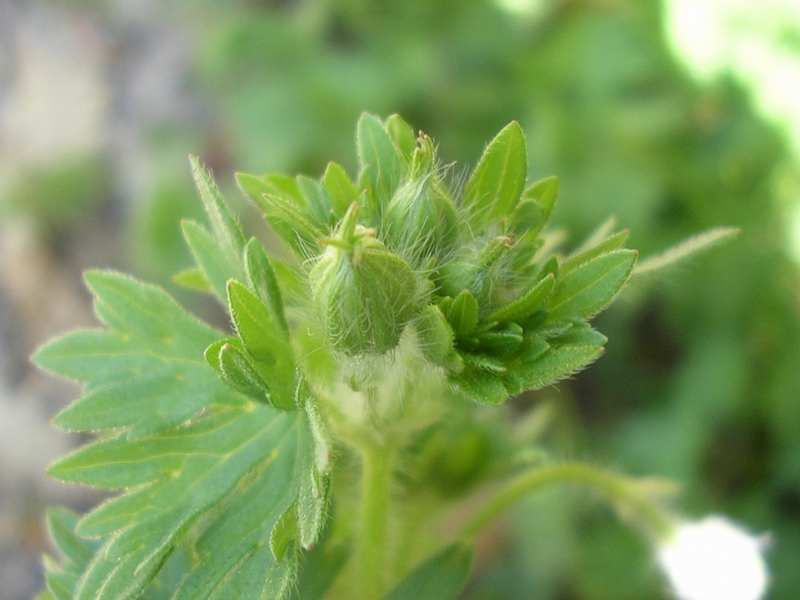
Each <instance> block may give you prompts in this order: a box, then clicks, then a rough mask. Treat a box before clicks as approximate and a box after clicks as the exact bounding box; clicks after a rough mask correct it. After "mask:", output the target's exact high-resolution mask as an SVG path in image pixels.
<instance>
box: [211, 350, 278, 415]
mask: <svg viewBox="0 0 800 600" xmlns="http://www.w3.org/2000/svg"><path fill="white" fill-rule="evenodd" d="M219 367H220V378H221V379H222V382H223V383H225V384H226V385H227V386H229V387H230V388H232V389H234V390H236V391H237V392H239V393H241V394H244V395H245V396H248V397H249V398H251V399H253V400H256V401H257V402H264V403H266V404H269V405H271V406H274V404H273V403H272V399H271V393H270V389H269V385H267V382H266V381H264V379H263V378H262V377H261V376H260V375H259V374H258V372H257V371H256V369H255V367H253V365H252V364H251V363H250V361H249V360H248V359H247V357H246V356H245V355H244V353H243V352H241V351H239V350H238V349H237V348H236V347H235V346H233V345H231V344H225V345H224V346H222V348H220V351H219ZM276 408H277V407H276Z"/></svg>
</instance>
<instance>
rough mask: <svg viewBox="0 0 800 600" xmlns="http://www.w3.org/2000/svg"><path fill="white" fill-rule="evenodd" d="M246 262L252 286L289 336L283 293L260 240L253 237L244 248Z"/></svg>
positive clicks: (270, 313)
mask: <svg viewBox="0 0 800 600" xmlns="http://www.w3.org/2000/svg"><path fill="white" fill-rule="evenodd" d="M244 262H245V269H246V270H247V281H248V283H249V284H250V288H251V289H252V290H253V291H254V292H255V294H256V296H258V298H259V299H260V300H261V302H263V303H264V306H266V307H267V309H268V310H269V315H270V317H271V318H272V321H273V323H276V324H277V325H278V326H279V327H280V328H281V329H282V330H283V332H284V333H285V334H286V336H287V337H288V335H289V324H288V323H287V322H286V313H285V311H284V307H283V294H281V288H280V286H279V285H278V278H277V276H276V275H275V271H274V269H273V268H272V263H271V262H270V260H269V258H268V257H267V253H266V252H265V251H264V247H263V246H262V245H261V244H259V243H258V240H256V239H251V240H250V241H249V242H247V246H246V247H245V249H244Z"/></svg>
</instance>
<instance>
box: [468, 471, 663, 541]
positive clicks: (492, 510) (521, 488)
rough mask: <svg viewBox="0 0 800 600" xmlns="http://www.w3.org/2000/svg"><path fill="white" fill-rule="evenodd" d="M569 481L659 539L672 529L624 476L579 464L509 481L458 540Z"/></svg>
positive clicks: (471, 520)
mask: <svg viewBox="0 0 800 600" xmlns="http://www.w3.org/2000/svg"><path fill="white" fill-rule="evenodd" d="M564 482H573V483H580V484H583V485H587V486H589V487H591V488H594V489H596V490H598V491H599V492H601V493H602V494H603V495H604V496H605V497H606V498H608V500H610V501H611V502H612V504H615V505H617V506H623V507H625V508H626V509H628V510H629V511H631V512H632V513H633V514H634V515H635V516H636V517H637V518H638V519H640V520H641V522H642V523H643V524H645V525H646V526H647V527H648V528H649V529H651V530H652V531H653V533H655V534H656V535H658V536H659V537H663V536H666V535H668V534H669V533H670V531H671V530H672V523H671V521H670V519H669V517H668V516H667V515H666V514H665V513H664V511H663V510H662V509H661V508H659V507H658V506H657V505H656V504H655V503H654V502H653V501H652V500H650V499H649V498H647V497H646V496H645V495H644V494H642V493H641V491H640V490H639V489H637V488H636V485H635V482H634V481H632V480H631V479H629V478H627V477H623V476H621V475H617V474H615V473H611V472H609V471H604V470H603V469H599V468H597V467H593V466H591V465H586V464H581V463H561V464H558V465H552V466H547V467H541V468H537V469H535V470H533V471H530V472H528V473H524V474H522V475H520V476H519V477H517V478H516V479H514V480H512V481H511V482H509V483H508V485H506V487H505V488H503V489H502V490H500V492H499V493H498V494H497V495H496V496H495V497H494V498H493V499H492V500H490V501H489V502H488V503H487V504H485V505H484V506H483V507H482V508H481V509H480V510H479V511H478V512H477V513H476V514H475V515H474V516H473V517H472V518H471V519H470V520H469V521H468V522H467V523H466V525H464V527H463V528H462V530H461V535H462V537H465V538H472V537H475V536H476V535H477V534H478V533H479V532H480V531H481V530H482V529H483V528H484V527H486V525H488V524H489V523H490V522H491V521H492V520H493V519H494V518H495V517H497V516H498V515H499V514H500V513H502V512H503V511H505V510H506V509H507V508H508V507H509V506H510V505H511V504H513V503H514V502H516V501H517V500H519V499H520V498H522V497H523V496H525V495H527V494H530V493H531V492H534V491H537V490H539V489H542V488H544V487H546V486H549V485H552V484H556V483H564Z"/></svg>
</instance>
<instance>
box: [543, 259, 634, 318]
mask: <svg viewBox="0 0 800 600" xmlns="http://www.w3.org/2000/svg"><path fill="white" fill-rule="evenodd" d="M636 256H637V253H636V251H635V250H614V251H613V252H609V253H608V254H604V255H602V256H598V257H597V258H594V259H592V260H590V261H589V262H587V263H585V264H583V265H581V266H580V267H578V268H576V269H575V270H574V271H572V272H571V273H568V274H567V275H566V276H564V277H561V278H560V280H559V283H558V286H557V287H556V290H555V292H553V295H552V296H551V297H550V300H549V301H548V302H547V308H548V309H549V310H550V314H549V315H548V320H549V321H551V322H552V321H556V320H558V319H563V318H566V319H569V318H573V317H583V318H589V317H591V316H593V315H595V314H596V313H598V312H600V311H601V310H603V309H604V308H605V307H606V306H608V304H609V303H610V302H611V301H612V300H613V299H614V297H615V296H616V295H617V294H618V293H619V291H620V290H621V289H622V287H623V286H624V285H625V282H626V281H627V280H628V277H630V274H631V271H632V270H633V265H634V264H635V263H636Z"/></svg>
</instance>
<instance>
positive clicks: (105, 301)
mask: <svg viewBox="0 0 800 600" xmlns="http://www.w3.org/2000/svg"><path fill="white" fill-rule="evenodd" d="M86 281H87V284H88V285H89V287H90V289H91V290H92V292H93V293H94V295H95V307H96V309H97V312H98V314H99V315H100V316H101V318H102V320H103V321H104V322H105V323H106V324H107V325H109V327H111V330H110V331H109V330H105V331H101V330H81V331H75V332H72V333H70V334H67V335H66V336H63V337H60V338H56V339H55V340H53V341H52V342H50V343H49V344H47V345H46V346H44V347H43V348H41V349H40V350H38V351H37V352H36V354H35V355H34V356H33V357H32V360H33V361H34V362H35V363H36V364H37V365H39V366H40V367H42V368H44V369H47V370H50V371H52V372H54V373H57V374H60V375H64V376H66V377H70V378H73V379H77V380H78V381H81V382H84V383H87V385H86V387H85V390H84V395H83V397H81V398H80V399H79V400H77V401H76V402H74V403H73V404H71V405H70V406H68V407H67V408H65V409H64V410H63V411H62V412H61V413H60V414H59V415H58V416H56V418H55V423H56V424H57V425H58V426H59V427H62V428H64V429H67V430H71V431H94V430H102V429H113V428H118V427H127V428H129V432H128V434H129V435H130V436H131V437H136V436H140V435H145V434H148V433H152V432H155V431H160V430H162V429H166V428H169V427H174V426H176V425H178V424H180V423H183V422H184V421H186V420H187V419H189V418H190V417H191V416H192V415H194V414H196V413H197V412H198V411H200V410H201V409H202V408H204V407H206V406H209V405H211V404H213V403H215V402H228V401H229V399H228V398H226V396H225V392H224V390H223V389H222V388H220V386H218V385H214V384H215V383H216V381H215V380H216V376H215V374H214V372H213V371H212V370H211V369H209V368H208V366H207V365H206V363H205V361H204V360H203V351H204V350H205V347H207V346H208V345H209V344H210V343H212V342H214V341H215V340H217V339H219V338H220V337H221V335H222V334H221V333H220V332H218V331H216V330H214V329H212V328H211V327H208V326H207V325H205V324H204V323H202V322H200V321H198V320H197V319H195V318H194V317H192V316H191V315H189V314H188V313H187V312H186V311H184V310H183V309H182V308H181V307H180V306H179V305H178V304H177V303H176V302H175V301H174V300H173V299H172V298H171V297H170V296H169V295H168V294H167V293H166V292H164V291H163V290H161V289H160V288H157V287H155V286H152V285H148V284H144V283H141V282H139V281H137V280H135V279H132V278H130V277H127V276H125V275H121V274H118V273H113V272H105V271H94V272H89V273H87V274H86Z"/></svg>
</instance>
